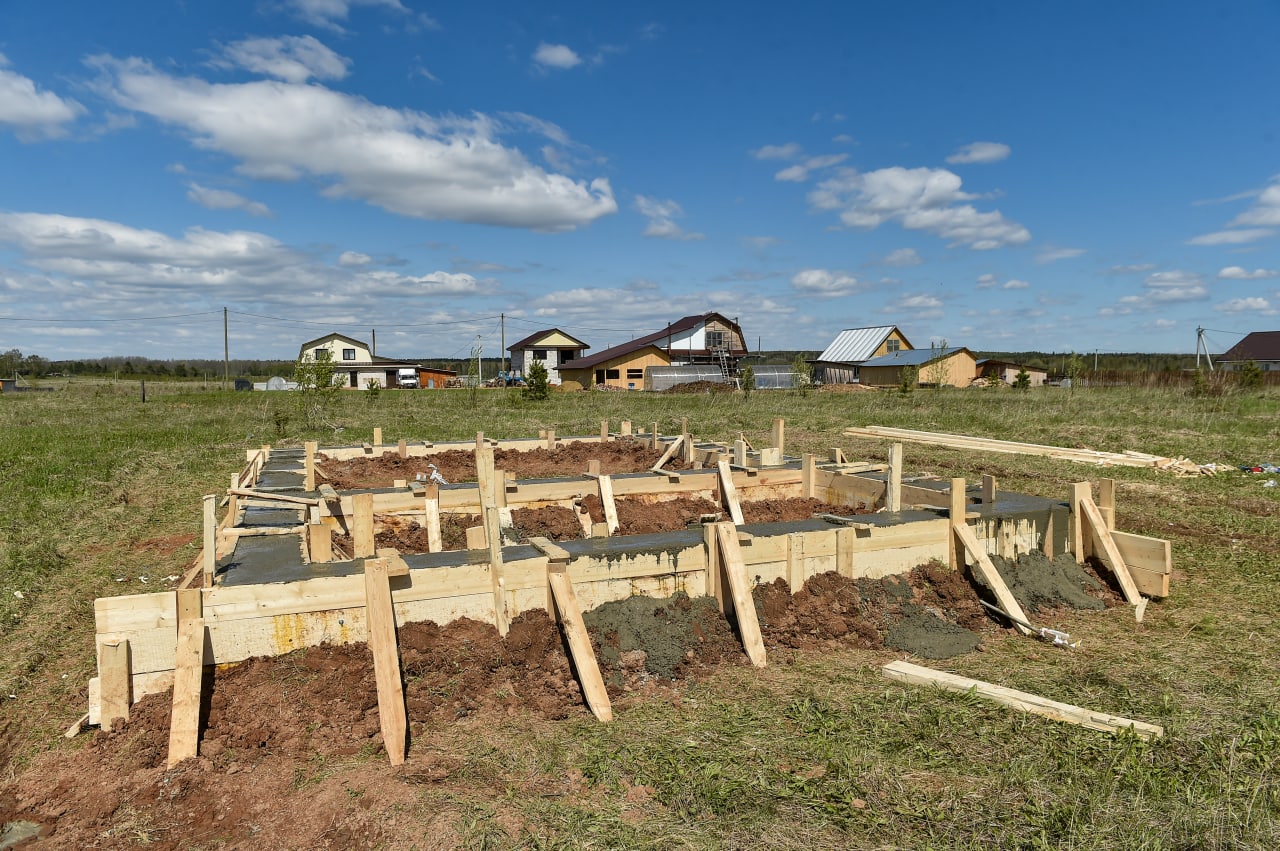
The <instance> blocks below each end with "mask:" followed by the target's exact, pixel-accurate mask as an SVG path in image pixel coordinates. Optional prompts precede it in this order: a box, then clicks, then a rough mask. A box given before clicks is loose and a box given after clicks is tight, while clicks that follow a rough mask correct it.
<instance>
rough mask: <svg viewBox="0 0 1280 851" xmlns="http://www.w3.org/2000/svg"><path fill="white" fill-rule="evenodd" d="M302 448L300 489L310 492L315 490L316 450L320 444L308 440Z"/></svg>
mask: <svg viewBox="0 0 1280 851" xmlns="http://www.w3.org/2000/svg"><path fill="white" fill-rule="evenodd" d="M302 448H303V467H302V470H303V473H302V489H303V490H304V491H308V492H310V491H313V490H315V489H316V450H317V449H319V448H320V444H318V443H316V441H314V440H308V441H306V442H305V443H303V444H302Z"/></svg>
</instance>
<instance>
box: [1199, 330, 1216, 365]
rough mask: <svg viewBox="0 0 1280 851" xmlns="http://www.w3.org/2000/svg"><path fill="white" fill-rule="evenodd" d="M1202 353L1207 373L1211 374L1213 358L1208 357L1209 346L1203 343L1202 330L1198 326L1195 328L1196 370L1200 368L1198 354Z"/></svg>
mask: <svg viewBox="0 0 1280 851" xmlns="http://www.w3.org/2000/svg"><path fill="white" fill-rule="evenodd" d="M1201 352H1204V359H1205V362H1206V363H1208V364H1209V371H1210V372H1213V358H1211V357H1209V344H1208V343H1206V342H1205V341H1204V329H1203V328H1201V327H1200V326H1199V325H1197V326H1196V369H1199V368H1200V353H1201Z"/></svg>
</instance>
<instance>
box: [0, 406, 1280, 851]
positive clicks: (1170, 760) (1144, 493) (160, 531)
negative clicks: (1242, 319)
mask: <svg viewBox="0 0 1280 851" xmlns="http://www.w3.org/2000/svg"><path fill="white" fill-rule="evenodd" d="M775 416H783V417H785V418H786V419H787V441H788V451H789V452H791V453H795V452H799V451H813V452H818V453H820V454H822V455H825V454H826V452H827V450H828V448H830V447H833V446H840V447H843V448H844V449H845V451H846V453H847V454H848V455H849V456H850V457H851V458H875V459H882V458H883V457H884V454H885V451H886V446H885V444H883V443H880V442H875V441H864V440H853V439H849V438H844V437H842V436H841V430H842V429H843V428H845V427H846V426H850V425H873V424H874V425H888V426H904V427H908V428H918V429H926V430H938V431H952V432H961V433H967V434H974V435H981V436H989V437H998V438H1005V439H1012V440H1024V441H1034V442H1042V443H1050V444H1056V445H1064V446H1084V447H1089V448H1093V449H1103V450H1111V451H1122V450H1125V449H1134V450H1140V451H1145V452H1154V453H1160V454H1168V455H1181V456H1186V457H1189V458H1191V459H1192V460H1195V461H1198V462H1202V463H1203V462H1209V461H1217V462H1222V463H1226V464H1228V465H1237V464H1244V463H1253V462H1260V461H1272V462H1280V395H1277V393H1276V391H1275V390H1272V391H1269V392H1268V393H1267V394H1251V395H1240V394H1237V395H1228V396H1221V397H1204V398H1197V397H1192V396H1190V395H1186V394H1183V393H1179V392H1177V391H1170V390H1145V389H1139V390H1131V389H1114V390H1092V389H1091V390H1082V391H1077V392H1076V393H1075V394H1074V395H1072V394H1070V393H1067V392H1065V391H1060V390H1056V389H1052V388H1046V389H1043V390H1037V391H1033V392H1031V393H1025V394H1024V393H1014V392H1008V391H1004V392H995V391H956V392H950V391H940V392H934V391H918V392H916V393H914V394H911V395H909V396H902V395H899V394H897V393H860V394H822V393H810V394H808V395H807V396H801V395H798V394H790V393H768V392H757V393H755V394H753V395H752V396H751V397H750V398H749V399H743V398H742V397H740V396H719V395H717V396H665V395H640V394H603V393H600V394H595V393H593V394H585V393H579V394H552V397H551V398H550V399H549V400H547V401H545V402H531V401H527V400H524V399H523V398H522V397H521V395H520V394H519V392H518V391H481V392H478V393H477V394H475V395H474V399H473V397H472V394H470V393H468V392H467V391H449V392H427V391H423V392H416V393H408V392H404V393H400V392H394V393H393V392H389V393H383V394H380V395H379V397H378V398H377V399H376V401H373V402H371V401H370V400H369V399H368V398H367V396H366V394H363V393H346V394H343V395H342V396H341V397H340V399H339V401H338V403H337V406H336V408H335V409H334V410H333V411H330V412H328V414H327V416H326V418H325V422H326V423H328V424H329V427H326V428H325V429H323V430H320V431H305V430H303V428H302V422H303V419H302V417H301V414H300V412H299V411H298V409H297V408H296V400H295V399H294V398H293V397H291V396H290V395H289V394H262V393H256V394H254V393H225V394H221V393H215V392H207V391H205V390H203V389H201V388H200V387H199V386H192V385H182V384H171V383H165V384H164V385H163V386H160V385H151V384H148V402H147V403H146V404H145V405H144V404H143V403H141V401H140V399H139V394H138V387H137V384H136V383H134V382H128V383H125V382H122V383H118V384H113V383H111V382H83V383H81V382H73V383H71V385H70V386H69V387H68V388H67V389H63V390H60V391H59V392H56V393H39V394H36V393H32V394H20V395H12V396H3V397H0V646H2V647H3V648H4V649H3V651H2V652H0V730H4V729H6V728H7V733H4V734H3V735H5V736H6V737H7V741H8V747H6V748H4V750H9V751H10V753H11V755H12V756H13V763H12V765H11V766H10V768H9V771H10V772H14V771H19V770H21V767H22V766H23V765H24V764H25V762H26V760H27V759H28V758H29V757H30V756H31V755H32V754H33V753H35V752H37V751H40V750H43V749H46V748H51V747H61V746H64V745H63V742H62V740H61V739H60V738H58V734H59V733H60V732H61V729H62V728H63V727H65V726H66V725H67V724H69V723H70V722H71V721H72V720H73V719H74V718H75V717H76V716H77V715H78V714H80V712H81V711H83V710H82V707H83V706H84V701H85V698H84V685H85V682H86V680H87V679H88V677H89V676H91V674H92V668H93V652H92V634H93V611H92V602H93V599H94V598H95V597H96V596H99V595H106V594H117V593H136V592H145V591H149V590H154V589H155V587H156V584H157V582H158V580H160V579H161V578H162V577H164V576H167V575H171V574H175V573H181V572H182V569H183V568H184V567H185V566H186V565H187V564H189V563H190V561H191V559H192V558H193V557H194V556H195V554H196V544H195V543H190V544H185V545H181V546H175V545H174V542H175V541H176V540H181V538H178V537H176V536H193V537H194V536H197V535H198V532H199V529H200V497H201V495H202V494H204V493H212V492H219V491H222V490H224V489H225V487H226V482H227V480H228V478H229V476H230V474H231V473H232V472H233V471H235V470H236V469H238V468H239V467H240V466H241V465H242V463H243V457H244V450H245V449H248V448H254V447H258V446H260V445H261V444H263V443H271V444H273V445H298V444H300V443H301V442H302V441H303V440H309V439H319V440H321V441H322V442H324V443H333V442H339V441H341V442H352V443H354V442H361V441H368V440H371V438H372V430H373V428H374V427H375V426H381V427H382V428H383V430H384V439H385V440H386V441H388V442H393V441H395V440H397V439H399V438H400V437H408V438H411V439H432V440H450V439H465V438H468V437H473V436H474V434H475V432H477V431H484V432H485V433H486V434H487V435H490V436H493V437H507V436H528V435H532V434H536V433H537V431H538V429H541V428H554V429H555V430H556V432H557V433H558V434H560V435H571V434H596V433H598V431H599V426H600V421H601V420H602V419H604V418H609V419H610V420H612V422H613V427H614V428H615V429H616V428H617V427H618V426H617V424H618V421H619V420H621V419H623V418H627V419H630V420H632V422H633V424H634V425H635V427H636V428H637V429H645V430H647V429H648V426H649V423H652V422H655V421H656V422H657V423H658V424H659V428H660V429H662V430H663V431H664V432H668V433H671V432H678V431H679V429H680V419H681V418H682V417H688V419H689V423H690V428H691V429H692V430H693V431H694V432H695V433H696V434H698V435H699V436H706V437H709V438H714V439H718V440H731V439H733V438H735V437H736V436H737V435H738V433H739V432H743V433H745V434H746V435H747V437H748V439H749V440H751V441H752V443H753V444H755V445H757V446H759V445H764V444H767V442H768V434H769V428H770V425H771V421H772V419H773V418H774V417H775ZM339 428H340V429H341V431H335V429H339ZM906 459H907V465H908V468H909V470H921V471H925V470H927V471H929V472H932V473H934V474H937V475H941V476H951V475H964V476H968V477H969V478H976V477H977V476H978V475H980V474H982V473H990V474H993V475H995V476H997V477H998V479H999V482H1000V487H1001V488H1007V489H1013V490H1019V491H1024V492H1029V493H1035V494H1040V495H1043V496H1050V497H1057V498H1061V499H1066V497H1067V493H1068V487H1069V484H1070V483H1071V482H1072V481H1078V480H1083V479H1087V478H1097V477H1098V476H1099V475H1109V476H1111V477H1113V478H1115V479H1117V491H1118V496H1117V519H1118V526H1119V528H1121V529H1125V530H1128V531H1135V532H1140V533H1144V534H1151V535H1157V536H1161V537H1168V538H1170V539H1171V540H1172V541H1173V545H1174V550H1173V551H1174V564H1175V571H1176V572H1175V577H1174V582H1173V594H1172V596H1171V597H1170V598H1169V599H1167V600H1164V601H1161V602H1159V603H1153V604H1152V606H1151V607H1150V608H1149V609H1148V612H1147V618H1146V622H1145V623H1144V624H1143V625H1142V626H1140V627H1139V626H1137V625H1135V624H1134V623H1133V621H1132V618H1131V617H1130V616H1129V615H1128V614H1127V612H1126V611H1125V610H1123V609H1115V610H1111V611H1108V612H1106V613H1102V614H1075V615H1070V616H1065V617H1064V619H1063V620H1062V622H1061V624H1056V625H1061V626H1064V627H1065V628H1067V629H1068V630H1069V631H1070V632H1071V633H1072V635H1073V636H1076V637H1080V638H1082V639H1083V640H1084V644H1083V647H1082V649H1081V650H1079V651H1076V652H1070V653H1068V652H1064V651H1062V650H1059V649H1055V648H1052V647H1049V646H1046V645H1043V644H1039V643H1034V642H1030V641H1027V640H1019V639H1016V638H1010V639H1007V640H999V641H995V642H989V643H988V647H987V652H985V653H980V654H970V655H969V656H966V657H962V658H959V659H956V660H953V661H951V662H949V663H947V665H946V667H947V668H948V669H950V670H955V671H957V672H959V673H961V674H964V675H967V676H972V677H976V678H979V679H984V680H989V681H994V682H998V683H1001V684H1003V685H1007V686H1010V687H1013V688H1021V689H1025V690H1028V691H1032V692H1035V693H1038V694H1043V695H1045V696H1047V697H1052V698H1056V699H1059V700H1064V701H1068V702H1071V703H1076V704H1079V705H1083V706H1087V707H1090V708H1095V709H1099V710H1103V711H1107V712H1111V713H1115V714H1120V715H1129V716H1132V717H1136V718H1140V719H1143V720H1147V721H1152V722H1155V723H1159V724H1162V725H1164V727H1165V728H1166V731H1167V735H1166V737H1165V738H1164V739H1162V740H1159V741H1155V742H1151V743H1144V742H1141V741H1139V740H1137V739H1134V738H1132V737H1129V736H1123V735H1122V736H1108V735H1104V734H1101V733H1096V732H1092V731H1088V730H1083V729H1080V728H1076V727H1072V726H1069V725H1065V724H1057V723H1053V722H1049V721H1046V720H1043V719H1039V718H1033V717H1029V716H1022V715H1017V714H1014V713H1011V712H1009V711H1008V710H1005V709H1003V708H1000V707H998V706H994V705H991V704H988V703H985V702H982V701H979V700H976V699H973V698H968V697H966V696H963V695H951V694H944V693H940V692H932V691H929V690H925V689H917V688H905V687H902V686H899V685H896V684H893V683H890V682H889V681H888V680H885V679H883V678H882V677H880V675H879V673H878V666H879V664H881V663H883V662H884V661H885V660H886V659H887V658H888V656H887V655H886V654H875V653H866V652H859V651H852V650H845V651H837V652H829V653H818V652H812V653H803V654H789V653H784V652H776V653H774V654H772V655H771V661H770V666H769V667H768V668H767V669H765V670H764V671H755V670H751V669H730V670H725V671H722V672H721V673H719V674H718V675H716V676H715V677H714V678H713V679H712V680H710V681H708V682H706V683H703V684H701V685H698V686H695V687H692V688H690V689H689V690H688V691H687V692H686V693H685V694H684V695H683V699H682V700H680V701H678V705H674V703H673V702H672V701H651V702H648V703H640V704H638V705H633V706H630V707H628V708H626V709H624V710H622V711H620V712H619V713H618V718H617V720H616V721H615V722H614V723H613V724H612V725H608V726H601V725H595V724H591V723H585V722H584V723H561V724H550V723H546V722H541V721H538V720H536V719H534V718H532V717H524V716H517V717H515V718H513V719H511V720H510V723H509V724H507V725H505V726H503V727H502V728H500V729H496V730H488V731H481V730H474V729H469V728H460V729H459V730H458V731H457V733H456V735H452V734H451V741H450V744H449V748H451V750H452V755H453V756H457V757H460V758H461V759H462V760H464V762H463V763H462V764H463V767H462V768H461V769H460V771H459V772H457V773H455V775H454V776H452V777H451V778H450V782H449V783H448V784H446V785H445V787H443V788H440V787H434V786H423V787H420V788H419V791H417V793H416V794H417V796H418V797H417V802H418V805H417V807H416V808H415V809H413V810H412V812H413V813H414V814H416V816H417V817H419V818H421V819H422V821H423V823H424V824H425V823H427V822H428V821H429V820H430V819H431V818H432V817H433V816H434V814H436V813H438V812H440V811H442V810H447V811H452V812H455V813H456V814H457V834H458V836H459V837H461V841H462V842H463V844H465V845H466V846H468V847H475V848H486V847H489V848H492V847H510V846H512V845H524V846H528V847H536V848H570V847H597V848H624V847H625V848H725V847H752V848H797V847H804V848H810V849H825V848H848V847H875V848H883V847H902V848H970V847H972V848H983V849H990V848H1081V849H1085V848H1096V849H1110V848H1151V849H1181V848H1273V847H1277V845H1280V783H1278V781H1277V779H1276V778H1277V777H1280V626H1278V625H1277V613H1278V612H1280V488H1272V489H1267V488H1263V487H1262V483H1263V481H1265V480H1266V479H1268V478H1272V477H1271V476H1265V475H1263V476H1257V475H1254V476H1249V475H1244V474H1240V473H1238V472H1235V471H1227V472H1224V473H1222V474H1220V475H1218V476H1216V477H1204V478H1196V479H1177V478H1173V477H1172V476H1170V475H1168V474H1164V473H1159V472H1155V471H1150V470H1141V469H1133V468H1110V469H1108V470H1105V471H1100V470H1098V469H1093V468H1089V467H1084V466H1080V465H1073V464H1068V463H1066V462H1058V461H1052V460H1046V459H1041V458H1027V457H1021V456H1010V455H994V454H992V455H986V456H984V455H980V454H975V453H969V452H960V451H956V450H947V449H937V448H932V447H927V446H921V445H912V444H908V445H907V446H906ZM140 577H147V580H148V581H147V582H143V581H141V578H140ZM117 579H123V580H124V581H123V582H117V581H116V580H117ZM15 591H19V592H21V593H22V597H21V598H19V597H16V596H15V595H14V592H15ZM64 675H65V677H64ZM11 694H12V695H16V697H14V698H9V697H8V695H11ZM0 755H3V752H2V751H0ZM330 769H332V772H333V773H332V774H328V773H324V772H317V771H316V770H315V767H314V766H311V765H304V766H299V771H300V772H301V773H300V775H299V777H300V778H301V782H300V785H299V789H298V791H297V793H296V794H299V795H306V794H309V792H310V791H311V790H312V789H313V787H315V786H317V785H319V784H341V783H344V782H345V779H346V775H345V774H344V769H343V768H342V767H341V766H333V767H331V766H326V767H325V772H328V771H329V770H330ZM565 778H573V781H572V783H569V784H568V786H567V787H566V781H565ZM562 787H563V788H565V791H563V792H555V793H548V792H547V790H548V789H561V788H562ZM637 787H644V789H641V790H640V791H639V792H636V791H635V790H636V789H637ZM416 788H417V787H416ZM629 794H630V796H631V800H628V796H629Z"/></svg>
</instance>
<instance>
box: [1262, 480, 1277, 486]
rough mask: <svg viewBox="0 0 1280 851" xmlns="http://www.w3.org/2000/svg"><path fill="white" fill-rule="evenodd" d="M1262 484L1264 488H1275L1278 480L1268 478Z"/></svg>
mask: <svg viewBox="0 0 1280 851" xmlns="http://www.w3.org/2000/svg"><path fill="white" fill-rule="evenodd" d="M1262 486H1263V487H1264V488H1273V487H1275V486H1276V480H1275V479H1267V480H1266V481H1265V482H1263V483H1262Z"/></svg>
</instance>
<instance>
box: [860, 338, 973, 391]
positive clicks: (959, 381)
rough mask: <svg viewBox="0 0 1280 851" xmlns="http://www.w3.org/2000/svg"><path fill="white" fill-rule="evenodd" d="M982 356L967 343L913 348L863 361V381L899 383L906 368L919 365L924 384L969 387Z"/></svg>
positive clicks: (874, 385) (891, 385)
mask: <svg viewBox="0 0 1280 851" xmlns="http://www.w3.org/2000/svg"><path fill="white" fill-rule="evenodd" d="M977 362H978V359H977V358H975V357H974V356H973V352H971V351H969V350H968V349H966V348H965V347H963V346H957V347H953V348H948V349H910V350H907V351H897V352H894V353H892V354H887V355H881V356H880V357H878V358H872V359H870V360H867V361H863V362H862V365H861V366H860V367H859V368H858V371H859V375H860V379H861V381H862V383H863V384H870V385H872V386H873V387H896V386H898V385H899V384H901V383H902V371H903V370H904V369H906V368H907V367H915V368H916V369H918V370H919V371H920V372H919V379H918V381H919V383H920V384H921V385H925V386H929V385H941V386H943V387H968V386H969V385H970V384H972V383H973V377H974V375H975V374H976V370H977V366H976V364H977Z"/></svg>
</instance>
